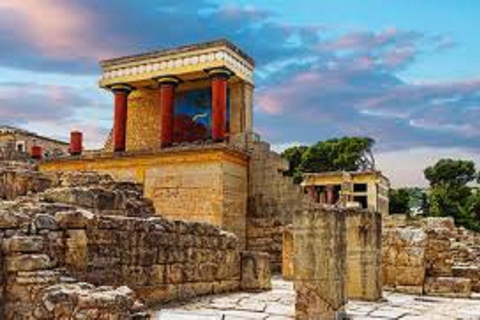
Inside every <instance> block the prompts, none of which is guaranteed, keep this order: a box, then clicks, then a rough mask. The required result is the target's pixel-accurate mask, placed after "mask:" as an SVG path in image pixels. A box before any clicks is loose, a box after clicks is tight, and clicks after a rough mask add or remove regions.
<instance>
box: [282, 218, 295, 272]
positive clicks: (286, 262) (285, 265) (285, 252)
mask: <svg viewBox="0 0 480 320" xmlns="http://www.w3.org/2000/svg"><path fill="white" fill-rule="evenodd" d="M293 275H294V271H293V234H292V230H291V228H288V227H287V228H285V229H284V230H283V242H282V276H283V279H284V280H293Z"/></svg>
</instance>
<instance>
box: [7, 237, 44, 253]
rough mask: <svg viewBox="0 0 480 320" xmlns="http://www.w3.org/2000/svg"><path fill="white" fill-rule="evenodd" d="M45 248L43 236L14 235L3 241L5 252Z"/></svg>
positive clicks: (26, 251) (35, 250)
mask: <svg viewBox="0 0 480 320" xmlns="http://www.w3.org/2000/svg"><path fill="white" fill-rule="evenodd" d="M43 249H44V240H43V238H42V237H18V236H17V237H13V238H10V239H5V240H4V242H3V250H4V252H9V253H11V252H22V253H34V252H41V251H42V250H43Z"/></svg>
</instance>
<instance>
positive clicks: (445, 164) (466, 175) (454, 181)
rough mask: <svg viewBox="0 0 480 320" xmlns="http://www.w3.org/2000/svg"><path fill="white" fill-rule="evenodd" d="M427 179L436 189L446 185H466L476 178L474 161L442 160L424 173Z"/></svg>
mask: <svg viewBox="0 0 480 320" xmlns="http://www.w3.org/2000/svg"><path fill="white" fill-rule="evenodd" d="M424 174H425V178H426V179H427V180H428V181H429V182H430V186H432V187H434V186H436V185H439V184H444V185H465V184H467V183H469V182H471V181H473V180H475V178H476V172H475V163H474V162H473V161H465V160H453V159H442V160H440V161H438V162H437V163H436V164H435V165H434V166H431V167H428V168H426V169H425V171H424Z"/></svg>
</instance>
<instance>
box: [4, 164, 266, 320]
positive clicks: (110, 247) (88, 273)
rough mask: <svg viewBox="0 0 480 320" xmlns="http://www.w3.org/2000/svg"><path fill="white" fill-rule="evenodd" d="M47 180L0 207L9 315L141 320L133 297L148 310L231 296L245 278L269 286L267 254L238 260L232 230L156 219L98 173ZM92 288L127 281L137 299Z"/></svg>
mask: <svg viewBox="0 0 480 320" xmlns="http://www.w3.org/2000/svg"><path fill="white" fill-rule="evenodd" d="M53 176H54V178H52V179H51V180H50V183H51V185H50V188H48V189H46V190H45V191H43V192H39V193H32V194H30V195H29V196H27V197H19V198H17V199H15V200H14V201H8V202H0V241H1V242H2V243H3V245H2V250H1V252H2V255H1V257H2V259H0V262H1V261H3V264H4V270H6V273H5V274H2V273H1V272H0V276H1V277H0V279H3V280H2V282H1V285H2V286H3V289H4V290H0V292H3V296H0V298H3V300H4V306H5V310H4V311H5V315H6V318H7V319H16V318H18V317H20V318H22V319H23V317H27V318H28V317H29V318H32V319H37V318H38V319H57V318H62V319H63V318H65V317H66V318H69V317H73V316H75V317H79V316H81V315H85V314H93V315H98V316H99V317H100V318H101V316H103V315H108V316H111V317H113V316H118V317H120V318H122V317H124V318H125V319H126V318H128V317H129V316H130V315H133V314H137V316H138V317H140V316H142V315H141V313H139V312H140V311H141V310H142V308H141V305H139V304H135V303H133V301H134V296H136V297H139V298H141V299H142V301H143V302H145V303H146V304H149V305H155V304H161V303H166V302H169V301H175V300H184V299H189V298H192V297H195V296H199V295H203V294H213V293H221V292H228V291H234V290H238V289H240V288H241V287H242V283H244V282H245V283H250V287H249V289H251V286H252V283H253V284H254V286H256V288H257V289H258V290H265V289H268V282H269V279H270V273H269V265H268V263H265V261H268V259H269V258H268V255H265V254H258V253H246V252H245V253H243V254H242V252H241V244H240V241H239V239H238V238H237V237H236V236H235V235H234V234H232V233H229V232H226V231H223V230H221V229H220V228H218V227H216V226H213V225H211V224H207V223H200V222H183V221H171V220H167V219H165V218H162V217H159V216H155V215H154V212H153V206H152V203H151V201H149V200H147V199H145V198H143V197H142V194H143V190H142V188H141V187H140V186H138V185H135V184H132V183H116V182H114V181H113V180H112V179H111V178H110V177H108V176H102V175H99V174H96V173H60V174H56V175H53ZM45 179H48V178H47V177H46V176H45ZM30 191H32V190H30ZM242 257H244V261H243V262H242ZM247 261H250V262H247ZM242 264H243V265H244V267H243V268H242ZM247 279H248V280H249V281H247ZM242 280H243V282H242ZM78 281H84V282H88V283H90V284H88V285H87V284H77V285H76V284H75V283H77V282H78ZM95 285H102V286H104V285H111V286H114V287H120V286H125V285H127V286H129V287H130V288H131V289H132V290H133V293H134V294H135V295H133V293H130V291H129V289H113V288H104V287H101V288H95ZM84 295H86V296H88V297H84ZM80 297H82V298H80ZM96 297H97V298H96ZM102 299H103V300H102ZM127 315H129V316H128V317H127ZM102 319H103V318H102ZM122 319H123V318H122ZM136 319H137V318H136ZM138 319H141V318H138Z"/></svg>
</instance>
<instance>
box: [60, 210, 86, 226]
mask: <svg viewBox="0 0 480 320" xmlns="http://www.w3.org/2000/svg"><path fill="white" fill-rule="evenodd" d="M93 218H94V215H93V213H91V212H89V211H86V210H76V211H64V212H58V213H57V214H56V215H55V220H56V221H57V224H58V225H59V226H60V228H62V229H83V228H86V227H87V226H88V225H89V224H91V223H92V222H93Z"/></svg>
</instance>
